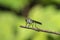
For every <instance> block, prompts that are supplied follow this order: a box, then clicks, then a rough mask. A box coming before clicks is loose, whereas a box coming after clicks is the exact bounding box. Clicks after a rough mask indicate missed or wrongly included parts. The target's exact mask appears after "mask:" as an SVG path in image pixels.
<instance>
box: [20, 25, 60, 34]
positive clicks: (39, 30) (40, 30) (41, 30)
mask: <svg viewBox="0 0 60 40" xmlns="http://www.w3.org/2000/svg"><path fill="white" fill-rule="evenodd" d="M20 27H22V28H26V29H32V30H35V31H38V32H46V33H51V34H56V35H60V33H58V32H52V31H48V30H43V29H40V28H30V27H25V26H20Z"/></svg>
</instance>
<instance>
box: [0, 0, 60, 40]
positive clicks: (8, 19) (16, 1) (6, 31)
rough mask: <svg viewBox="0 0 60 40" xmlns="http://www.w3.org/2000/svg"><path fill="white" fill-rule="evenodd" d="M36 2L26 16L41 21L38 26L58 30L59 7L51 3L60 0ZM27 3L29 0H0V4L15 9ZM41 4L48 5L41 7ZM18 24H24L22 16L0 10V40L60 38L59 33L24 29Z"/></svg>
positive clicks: (51, 39)
mask: <svg viewBox="0 0 60 40" xmlns="http://www.w3.org/2000/svg"><path fill="white" fill-rule="evenodd" d="M31 1H32V0H31ZM37 2H39V3H38V4H37V5H35V6H34V7H33V8H32V9H31V10H30V11H29V15H28V17H30V18H31V19H33V20H36V21H39V22H42V25H37V27H38V28H41V29H44V30H50V31H54V32H60V9H59V10H58V9H57V8H56V6H55V5H53V4H51V3H52V2H55V3H57V4H60V0H51V1H50V0H42V1H41V2H42V3H41V4H40V0H37ZM29 3H30V0H0V4H3V5H5V6H8V7H11V9H14V10H16V11H18V10H22V9H23V8H24V7H25V6H26V5H28V4H29ZM43 4H48V5H47V6H45V7H43ZM20 25H24V26H25V18H24V17H23V16H17V15H16V14H15V13H14V12H11V11H1V10H0V40H60V35H55V34H49V33H45V32H37V31H34V30H29V29H24V28H21V27H20Z"/></svg>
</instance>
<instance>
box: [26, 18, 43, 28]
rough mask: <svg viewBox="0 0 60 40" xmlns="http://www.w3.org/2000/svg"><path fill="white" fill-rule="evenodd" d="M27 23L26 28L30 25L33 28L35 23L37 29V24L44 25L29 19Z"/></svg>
mask: <svg viewBox="0 0 60 40" xmlns="http://www.w3.org/2000/svg"><path fill="white" fill-rule="evenodd" d="M25 21H26V27H29V26H30V25H32V27H33V23H35V27H36V23H37V24H40V25H42V23H41V22H38V21H35V20H32V19H30V18H27V19H26V20H25Z"/></svg>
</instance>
